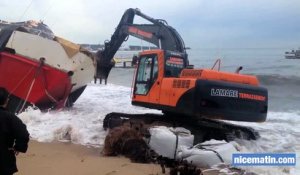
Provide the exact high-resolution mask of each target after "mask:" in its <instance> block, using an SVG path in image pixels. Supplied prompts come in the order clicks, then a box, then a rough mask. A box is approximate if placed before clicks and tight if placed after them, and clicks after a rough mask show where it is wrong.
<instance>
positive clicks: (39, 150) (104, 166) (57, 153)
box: [15, 140, 163, 175]
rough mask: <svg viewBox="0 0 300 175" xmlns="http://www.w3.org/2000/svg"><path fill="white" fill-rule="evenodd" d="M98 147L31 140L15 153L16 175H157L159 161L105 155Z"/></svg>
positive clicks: (159, 172) (159, 168)
mask: <svg viewBox="0 0 300 175" xmlns="http://www.w3.org/2000/svg"><path fill="white" fill-rule="evenodd" d="M100 151H101V148H91V147H87V146H83V145H76V144H73V143H69V142H68V143H63V142H50V143H41V142H37V141H34V140H30V142H29V147H28V150H27V153H25V154H22V153H20V154H19V155H18V156H17V166H18V170H19V172H18V173H15V175H41V174H43V175H122V174H130V175H160V174H163V173H162V170H161V167H160V165H158V164H140V163H132V162H130V160H129V159H128V158H125V157H120V156H118V157H104V156H102V155H101V154H100Z"/></svg>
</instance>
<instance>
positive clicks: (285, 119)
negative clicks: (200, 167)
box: [19, 84, 300, 174]
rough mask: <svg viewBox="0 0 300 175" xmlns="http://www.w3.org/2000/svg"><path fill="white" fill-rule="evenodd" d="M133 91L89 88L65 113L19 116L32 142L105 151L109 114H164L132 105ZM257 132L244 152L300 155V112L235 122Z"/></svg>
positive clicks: (242, 142) (286, 170) (265, 170)
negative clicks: (257, 136) (105, 123)
mask: <svg viewBox="0 0 300 175" xmlns="http://www.w3.org/2000/svg"><path fill="white" fill-rule="evenodd" d="M130 93H131V89H130V88H129V87H124V86H117V85H113V84H108V85H95V84H89V85H88V86H87V88H86V90H85V91H84V93H83V94H82V95H81V96H80V98H79V99H78V101H77V102H76V103H75V104H74V107H72V108H70V109H65V110H61V111H49V112H41V111H39V110H38V109H33V108H29V109H27V110H26V111H25V112H23V113H21V114H19V117H20V118H21V119H22V120H23V121H24V123H26V124H27V127H28V130H29V132H30V135H31V137H32V139H34V140H37V141H40V142H51V141H54V140H58V141H71V142H73V143H76V144H82V145H89V146H94V147H101V146H102V145H103V142H104V138H105V136H106V131H104V130H103V128H102V121H103V119H104V117H105V115H106V114H107V113H110V112H125V113H160V111H157V110H151V109H146V108H141V107H135V106H132V105H131V100H130ZM233 123H236V124H241V125H245V126H250V127H253V128H254V129H256V130H257V131H258V132H259V133H260V135H261V138H260V139H259V140H256V141H246V140H236V143H237V144H238V145H239V146H240V147H241V150H242V152H274V153H278V152H282V153H287V152H292V153H295V152H296V153H297V160H298V161H299V160H300V159H299V155H300V144H299V143H300V127H299V126H298V125H299V123H300V112H299V111H295V112H269V113H268V119H267V121H266V122H264V123H246V122H233ZM255 172H257V173H260V174H300V167H299V165H298V166H297V167H296V169H295V168H289V167H287V168H286V167H281V168H280V167H279V168H278V167H258V168H255Z"/></svg>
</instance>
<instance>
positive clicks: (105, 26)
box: [0, 0, 300, 48]
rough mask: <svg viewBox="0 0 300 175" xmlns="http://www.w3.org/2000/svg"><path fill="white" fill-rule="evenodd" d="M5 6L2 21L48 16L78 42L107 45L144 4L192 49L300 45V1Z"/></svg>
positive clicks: (120, 0) (38, 1)
mask: <svg viewBox="0 0 300 175" xmlns="http://www.w3.org/2000/svg"><path fill="white" fill-rule="evenodd" d="M0 7H1V10H0V19H2V20H7V21H24V20H29V19H33V20H43V21H44V23H45V24H47V25H48V26H49V27H50V28H51V29H52V30H53V32H54V33H55V34H56V35H58V36H61V37H63V38H66V39H68V40H71V41H73V42H76V43H95V44H99V43H101V44H102V43H103V42H104V40H106V39H109V38H110V36H111V34H112V33H113V32H114V29H115V27H116V26H117V24H118V23H119V20H120V19H121V16H122V14H123V13H124V11H125V10H126V9H128V8H139V9H140V10H141V11H142V12H143V13H145V14H147V15H148V16H151V17H153V18H160V19H165V20H166V21H167V22H168V24H169V25H171V26H172V27H174V28H175V29H176V30H177V31H178V32H179V33H180V34H181V36H182V38H183V39H184V41H185V43H186V45H187V46H189V47H191V48H296V47H300V10H299V7H300V1H299V0H150V1H149V0H22V1H20V0H1V1H0ZM129 42H132V43H135V42H137V40H133V39H130V40H129Z"/></svg>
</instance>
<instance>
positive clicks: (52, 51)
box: [0, 21, 95, 113]
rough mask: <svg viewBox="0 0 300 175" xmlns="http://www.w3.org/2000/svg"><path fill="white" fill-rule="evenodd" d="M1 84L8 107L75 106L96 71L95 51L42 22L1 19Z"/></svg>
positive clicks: (16, 111)
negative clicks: (70, 39)
mask: <svg viewBox="0 0 300 175" xmlns="http://www.w3.org/2000/svg"><path fill="white" fill-rule="evenodd" d="M0 30H1V31H0V86H2V87H5V88H6V89H7V90H8V91H9V92H10V101H9V104H8V108H9V110H11V111H13V112H15V113H18V112H21V111H22V110H24V109H25V108H26V106H28V105H35V106H37V107H38V108H40V109H49V108H61V107H64V106H72V104H73V103H74V102H75V101H76V99H77V98H78V97H79V96H80V94H81V93H82V92H83V90H84V89H85V87H86V84H87V83H89V82H90V81H91V80H92V78H93V76H94V74H95V73H94V72H95V66H94V60H93V57H92V55H91V54H90V53H89V52H88V51H86V50H83V49H82V48H81V47H80V46H79V45H77V44H74V43H72V42H70V41H67V40H65V39H63V38H59V37H57V36H55V35H54V34H53V32H52V31H51V30H50V29H49V28H48V26H46V25H45V24H43V23H42V22H36V21H26V22H17V23H9V22H5V21H1V23H0Z"/></svg>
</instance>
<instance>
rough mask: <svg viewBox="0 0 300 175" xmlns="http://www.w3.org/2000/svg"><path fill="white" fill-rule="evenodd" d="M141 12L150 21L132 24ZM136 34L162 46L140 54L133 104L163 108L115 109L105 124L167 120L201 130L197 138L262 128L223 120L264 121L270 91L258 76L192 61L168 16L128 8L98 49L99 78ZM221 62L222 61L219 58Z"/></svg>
mask: <svg viewBox="0 0 300 175" xmlns="http://www.w3.org/2000/svg"><path fill="white" fill-rule="evenodd" d="M135 15H138V16H140V17H142V18H144V19H146V20H148V21H149V22H150V23H151V24H133V19H134V16H135ZM129 35H131V36H134V37H137V38H140V39H142V40H145V41H148V42H150V43H152V44H154V45H156V46H157V49H155V50H147V51H143V52H141V53H140V54H139V57H138V65H137V69H136V73H135V79H134V82H133V94H132V104H133V105H137V106H142V107H146V108H151V109H158V110H161V111H162V112H163V114H162V115H158V114H124V113H110V114H108V115H107V116H106V118H105V120H104V123H103V126H104V128H105V129H106V128H112V127H115V126H119V125H121V124H122V123H124V121H128V120H130V121H131V120H142V121H143V122H145V123H153V122H157V121H160V122H167V123H169V124H172V125H173V126H184V127H186V128H188V129H190V130H192V131H193V132H196V133H201V134H200V136H201V137H200V136H199V135H198V136H199V138H198V141H204V140H208V139H212V138H214V139H224V140H232V139H234V138H243V139H257V138H258V137H259V134H258V133H257V132H256V131H255V130H253V129H252V128H250V127H245V126H240V125H234V124H231V123H228V122H224V121H220V120H217V119H221V120H229V121H244V122H264V121H265V120H266V116H267V109H268V92H267V89H265V88H264V87H261V86H259V81H258V79H257V78H256V77H255V76H251V75H243V74H240V73H239V70H240V69H241V68H239V69H238V70H237V71H236V72H235V73H230V72H222V71H219V67H218V68H215V67H216V66H214V68H212V69H194V68H193V65H190V64H189V61H188V55H187V53H186V48H185V45H184V42H183V40H182V38H181V37H180V35H179V34H178V32H177V31H176V30H175V29H174V28H172V27H171V26H169V25H168V24H167V22H166V21H164V20H160V19H154V18H151V17H149V16H147V15H145V14H143V13H142V12H141V11H140V10H138V9H128V10H127V11H126V12H125V13H124V15H123V17H122V19H121V21H120V23H119V25H118V27H117V28H116V31H115V32H114V34H113V35H112V37H111V40H110V41H108V42H106V43H105V48H104V49H103V50H101V51H98V52H97V54H96V56H97V74H96V75H95V82H96V81H97V79H98V78H100V79H103V78H104V79H105V81H106V79H107V77H108V75H109V72H110V70H111V68H112V67H113V64H112V59H113V56H114V54H115V53H116V51H117V50H118V49H119V47H120V46H121V44H122V43H123V42H124V41H125V40H127V38H128V36H129ZM216 63H219V62H216Z"/></svg>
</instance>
